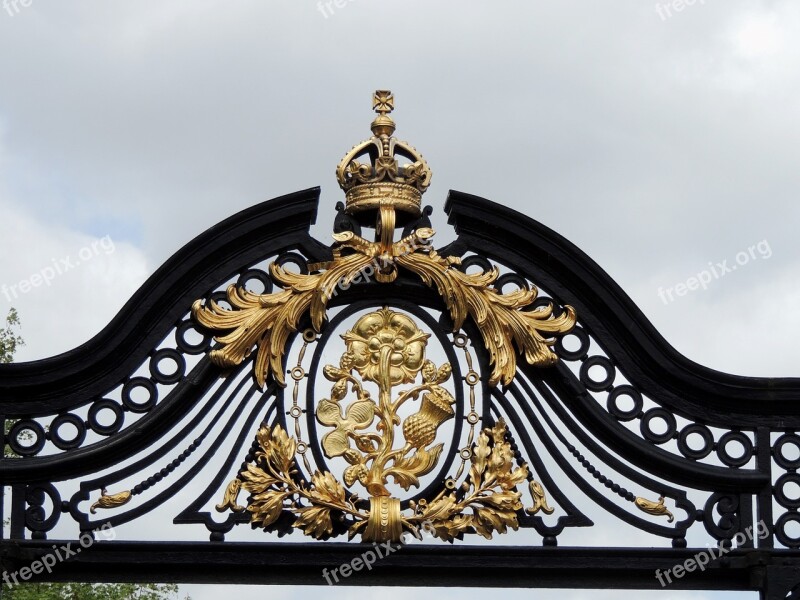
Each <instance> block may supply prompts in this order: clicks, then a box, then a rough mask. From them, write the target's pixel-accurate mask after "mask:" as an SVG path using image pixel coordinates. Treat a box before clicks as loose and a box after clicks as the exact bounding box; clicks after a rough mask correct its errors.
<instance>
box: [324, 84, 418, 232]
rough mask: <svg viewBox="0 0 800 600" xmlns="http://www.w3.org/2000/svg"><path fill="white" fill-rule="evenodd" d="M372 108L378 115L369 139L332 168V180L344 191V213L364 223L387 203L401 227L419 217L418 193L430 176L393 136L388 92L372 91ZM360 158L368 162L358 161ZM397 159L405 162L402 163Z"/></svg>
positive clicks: (410, 149) (412, 151)
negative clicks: (333, 178) (345, 200)
mask: <svg viewBox="0 0 800 600" xmlns="http://www.w3.org/2000/svg"><path fill="white" fill-rule="evenodd" d="M372 108H373V109H374V110H375V112H377V113H378V116H377V117H375V120H374V121H372V125H371V129H372V134H373V135H372V137H371V138H370V139H368V140H365V141H363V142H361V143H360V144H357V145H356V146H354V147H353V149H352V150H350V152H348V153H347V154H345V156H344V158H343V159H342V160H341V162H340V163H339V166H338V167H336V179H337V180H338V181H339V186H340V187H341V188H342V189H343V190H344V192H345V197H346V199H347V202H346V205H345V212H346V213H347V214H349V215H353V216H354V217H356V218H357V219H358V220H359V221H361V222H363V223H364V224H368V223H369V222H370V221H374V219H373V218H372V217H373V215H374V214H375V213H376V211H377V210H378V209H379V208H380V206H381V205H384V206H386V205H387V204H389V205H391V206H393V207H394V208H395V210H396V211H397V213H398V214H397V216H398V224H402V223H403V222H405V221H409V220H411V219H413V218H417V217H419V216H420V215H421V214H422V213H421V210H420V207H421V203H422V194H424V193H425V190H427V189H428V186H429V185H430V182H431V176H432V175H433V173H431V169H430V167H429V166H428V163H427V162H425V159H424V158H422V155H421V154H420V153H419V152H417V150H416V149H415V148H414V147H413V146H410V145H409V144H408V143H406V142H402V141H400V140H398V139H397V138H395V137H394V135H393V134H394V130H395V124H394V121H393V120H392V118H391V117H390V116H389V113H390V112H392V110H394V96H393V95H392V92H390V91H389V90H378V91H376V92H375V95H374V96H373V99H372ZM363 157H366V158H367V160H368V162H365V163H362V162H359V160H358V159H360V158H363ZM400 158H403V159H405V161H404V162H403V163H402V164H401V162H400V160H399V159H400Z"/></svg>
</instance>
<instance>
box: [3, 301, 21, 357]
mask: <svg viewBox="0 0 800 600" xmlns="http://www.w3.org/2000/svg"><path fill="white" fill-rule="evenodd" d="M17 327H19V316H18V315H17V310H16V309H15V308H12V309H11V310H9V311H8V316H6V326H5V327H3V328H2V329H0V363H10V362H11V361H12V360H13V359H14V353H15V352H16V351H17V346H22V345H23V344H24V343H25V342H24V341H22V338H21V337H20V336H19V335H17V333H16V332H15V331H14V330H15V328H17Z"/></svg>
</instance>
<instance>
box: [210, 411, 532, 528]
mask: <svg viewBox="0 0 800 600" xmlns="http://www.w3.org/2000/svg"><path fill="white" fill-rule="evenodd" d="M506 431H507V429H506V424H505V422H504V421H503V420H502V419H500V420H498V422H497V423H496V424H495V426H494V427H492V428H487V429H484V430H483V431H482V432H481V434H480V436H479V437H478V440H477V441H476V442H475V443H474V444H473V448H472V458H471V467H470V471H469V476H468V477H467V478H466V479H465V480H464V482H463V484H462V485H461V486H460V487H458V488H457V489H456V490H454V491H451V492H450V493H445V492H444V491H443V492H441V493H440V494H439V495H438V496H436V498H434V499H433V500H432V501H430V502H426V501H424V500H422V501H420V502H419V503H417V504H413V503H412V505H411V507H410V509H409V510H411V511H412V513H411V514H404V513H403V512H402V511H401V508H400V502H399V501H398V499H397V498H392V497H389V496H386V495H382V496H372V497H371V498H370V499H369V503H368V505H367V504H364V502H363V501H361V500H360V499H359V498H358V495H356V494H350V496H349V497H348V496H347V494H346V493H345V488H344V487H343V486H342V484H341V483H340V482H339V481H338V480H337V479H336V478H335V477H334V476H333V475H332V474H331V473H329V472H327V471H326V472H320V471H317V472H315V473H314V474H313V476H312V477H311V482H310V485H309V484H306V483H305V482H303V481H302V480H301V479H300V478H299V477H298V471H297V467H296V463H295V458H294V454H295V451H296V449H297V448H296V443H297V442H296V440H295V439H294V438H292V437H290V436H289V435H288V434H287V433H286V432H285V431H284V430H283V428H282V427H281V426H280V425H276V426H275V427H274V428H272V429H270V428H269V427H262V428H261V429H260V430H259V432H258V436H257V438H258V448H259V449H258V451H257V453H256V456H255V462H253V463H248V465H247V467H246V468H245V469H243V470H242V471H241V472H240V473H239V476H238V478H237V479H236V480H235V481H239V482H240V485H241V489H244V490H246V491H248V492H249V493H250V497H249V502H248V506H247V511H248V512H249V513H250V522H251V524H252V525H253V526H254V527H260V528H264V529H267V530H269V529H270V528H271V527H272V526H273V525H274V524H275V523H276V521H277V520H278V519H279V518H280V516H281V514H283V513H284V512H287V513H291V514H293V515H294V517H293V518H294V520H293V522H292V526H293V527H295V528H298V529H301V530H302V531H303V532H304V533H305V534H306V535H308V536H311V537H314V538H316V539H326V538H328V537H330V536H332V535H336V533H335V528H334V519H337V520H340V519H348V520H347V523H349V537H351V538H352V537H353V536H355V535H357V534H358V533H361V534H362V538H363V540H364V541H399V540H400V538H401V536H402V534H403V533H404V532H406V531H407V532H412V533H414V534H417V533H418V531H419V529H420V528H421V527H425V528H426V529H427V530H428V531H431V532H433V533H434V534H435V535H436V536H437V537H439V538H441V539H442V540H443V541H452V540H454V539H456V538H460V537H462V536H463V535H464V534H465V533H478V534H479V535H481V536H483V537H485V538H487V539H491V537H492V534H493V533H505V532H506V531H507V530H508V529H509V528H510V529H514V530H516V529H518V527H519V523H518V520H517V513H518V512H519V511H520V510H522V501H521V495H522V494H521V492H519V491H517V489H516V488H517V486H518V485H520V484H522V483H523V482H524V481H525V480H526V479H527V478H528V467H527V465H526V464H523V465H522V466H520V467H517V466H515V462H514V455H513V452H512V450H511V445H510V444H509V443H508V442H507V441H506ZM539 489H540V490H541V486H539ZM238 493H239V488H238V486H237V485H236V484H234V483H233V482H231V484H229V486H228V488H227V490H226V494H225V500H224V501H223V503H222V504H219V505H217V510H218V511H220V512H223V511H225V510H227V509H231V510H236V496H237V495H238ZM540 493H541V498H542V499H543V506H547V501H546V500H544V492H543V491H541V492H540ZM545 512H546V511H545Z"/></svg>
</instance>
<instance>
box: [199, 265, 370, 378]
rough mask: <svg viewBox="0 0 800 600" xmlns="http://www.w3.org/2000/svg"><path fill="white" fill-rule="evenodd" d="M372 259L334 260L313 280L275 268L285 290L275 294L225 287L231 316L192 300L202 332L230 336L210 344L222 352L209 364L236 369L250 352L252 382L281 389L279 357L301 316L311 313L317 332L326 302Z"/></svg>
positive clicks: (212, 304)
mask: <svg viewBox="0 0 800 600" xmlns="http://www.w3.org/2000/svg"><path fill="white" fill-rule="evenodd" d="M372 259H373V257H372V256H371V255H368V254H361V253H356V254H350V255H348V256H344V257H342V256H340V255H339V256H337V257H336V258H335V260H334V261H333V263H331V265H330V266H329V268H328V269H327V270H326V271H324V272H322V273H317V274H312V275H305V274H302V273H293V272H291V271H286V270H284V269H283V268H281V267H280V266H278V265H276V264H275V263H273V264H271V265H270V275H271V276H272V279H273V280H274V281H276V282H277V283H279V284H281V285H283V286H284V287H285V289H284V290H282V291H280V292H276V293H274V294H254V293H252V292H248V291H247V290H246V289H244V288H240V287H236V286H235V285H230V286H228V290H227V298H228V302H229V303H230V305H231V307H232V308H233V310H226V309H225V308H223V307H221V306H219V304H217V303H216V302H214V301H211V302H210V303H209V305H207V306H203V303H202V301H200V300H197V301H195V303H194V304H193V305H192V317H193V318H194V319H195V320H196V321H197V322H198V323H200V324H201V325H202V326H203V327H205V328H207V329H210V330H212V331H215V332H224V331H229V333H227V334H225V335H219V336H217V337H215V338H214V339H215V340H216V341H217V342H219V343H220V344H221V346H222V347H221V348H217V349H215V350H212V351H211V354H210V358H211V361H212V362H213V363H214V364H215V365H217V366H220V367H224V368H230V367H234V366H236V365H239V364H241V363H242V361H244V359H245V358H247V357H248V356H249V355H250V352H251V351H252V349H253V347H254V346H257V347H258V354H257V355H256V364H255V377H256V381H257V382H258V384H259V385H260V386H261V387H264V384H265V382H266V379H267V377H268V375H269V374H270V373H272V375H273V377H275V381H277V382H278V384H280V385H282V386H283V385H285V378H284V375H283V354H284V351H285V347H286V342H287V341H288V339H289V335H291V334H292V333H293V332H295V331H297V327H298V323H299V321H300V319H301V318H302V317H303V315H304V314H305V313H306V312H307V311H310V312H311V323H312V325H313V327H314V329H315V330H316V331H320V328H321V327H322V323H323V321H324V320H325V310H326V307H327V304H328V300H329V299H330V298H331V297H332V296H333V295H334V294H335V290H336V287H337V286H338V285H343V284H344V285H347V284H348V283H349V282H350V281H351V280H352V279H353V278H354V277H356V276H357V275H358V274H359V273H360V272H361V270H362V269H364V268H365V267H366V266H367V265H368V264H370V262H371V261H372Z"/></svg>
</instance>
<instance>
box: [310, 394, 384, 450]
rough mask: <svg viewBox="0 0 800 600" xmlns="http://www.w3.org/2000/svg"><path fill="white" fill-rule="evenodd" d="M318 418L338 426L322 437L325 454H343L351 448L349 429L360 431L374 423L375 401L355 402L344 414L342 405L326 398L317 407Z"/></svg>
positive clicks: (324, 422)
mask: <svg viewBox="0 0 800 600" xmlns="http://www.w3.org/2000/svg"><path fill="white" fill-rule="evenodd" d="M317 419H318V420H319V422H320V423H322V424H323V425H327V426H328V427H335V428H336V429H334V430H333V431H331V432H329V433H326V434H325V435H324V436H323V438H322V449H323V450H324V451H325V456H327V457H328V458H333V457H334V456H341V455H342V454H344V453H345V452H346V451H347V450H349V449H350V440H349V438H348V435H347V434H348V431H358V430H360V429H366V428H367V427H369V426H370V425H372V421H373V420H374V419H375V403H374V402H372V401H371V400H359V401H357V402H353V403H352V404H351V405H350V406H348V407H347V410H346V411H345V414H344V416H342V408H341V406H339V404H338V403H337V402H334V401H332V400H328V399H327V398H326V399H324V400H322V401H321V402H320V403H319V406H318V407H317Z"/></svg>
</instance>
